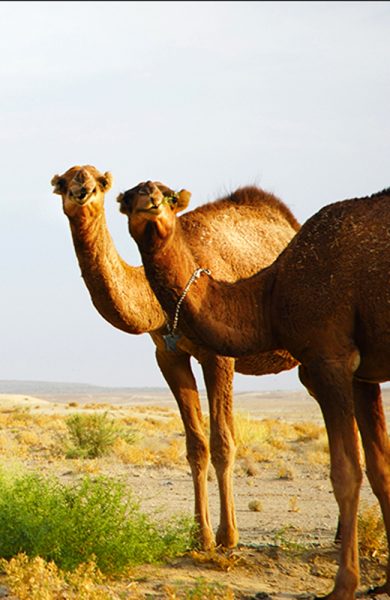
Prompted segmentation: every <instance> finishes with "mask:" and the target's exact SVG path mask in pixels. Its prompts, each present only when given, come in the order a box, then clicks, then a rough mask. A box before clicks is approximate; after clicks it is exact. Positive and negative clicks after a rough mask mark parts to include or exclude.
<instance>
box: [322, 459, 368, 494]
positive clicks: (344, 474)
mask: <svg viewBox="0 0 390 600" xmlns="http://www.w3.org/2000/svg"><path fill="white" fill-rule="evenodd" d="M330 479H331V482H332V485H333V489H334V492H335V496H336V498H337V500H338V502H342V501H343V500H347V499H350V498H355V497H356V496H358V495H359V491H360V487H361V485H362V481H363V470H362V468H361V466H360V465H359V464H354V463H352V462H349V463H347V464H344V465H343V466H342V467H341V468H340V467H339V468H332V470H331V474H330Z"/></svg>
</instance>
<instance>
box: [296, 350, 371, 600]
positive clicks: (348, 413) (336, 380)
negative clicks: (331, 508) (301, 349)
mask: <svg viewBox="0 0 390 600" xmlns="http://www.w3.org/2000/svg"><path fill="white" fill-rule="evenodd" d="M348 365H349V361H348V360H344V361H342V360H334V359H330V360H325V359H324V358H323V357H321V358H320V359H319V360H318V361H316V363H314V362H311V363H310V365H305V366H302V367H301V369H300V376H301V378H302V382H305V381H306V383H307V384H308V385H309V387H310V389H311V390H312V391H313V394H314V396H315V398H316V399H317V401H318V403H319V405H320V407H321V410H322V414H323V416H324V420H325V426H326V430H327V434H328V441H329V450H330V463H331V481H332V485H333V490H334V495H335V498H336V501H337V504H338V507H339V514H340V520H341V523H342V536H341V548H340V566H339V569H338V572H337V576H336V581H335V585H334V589H333V591H332V592H331V593H330V594H328V595H327V596H325V597H324V598H323V600H325V599H327V600H353V599H354V598H355V591H356V589H357V587H358V583H359V559H358V541H357V511H358V503H359V491H360V486H361V481H362V469H361V466H360V456H359V441H358V431H357V424H356V420H355V415H354V405H353V389H352V372H351V369H350V368H349V366H348ZM304 385H305V383H304Z"/></svg>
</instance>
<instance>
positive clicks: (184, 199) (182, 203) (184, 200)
mask: <svg viewBox="0 0 390 600" xmlns="http://www.w3.org/2000/svg"><path fill="white" fill-rule="evenodd" d="M176 198H177V203H176V209H177V210H176V212H180V211H181V210H184V209H185V208H187V206H188V205H189V203H190V198H191V192H189V191H188V190H180V192H178V193H177V194H176Z"/></svg>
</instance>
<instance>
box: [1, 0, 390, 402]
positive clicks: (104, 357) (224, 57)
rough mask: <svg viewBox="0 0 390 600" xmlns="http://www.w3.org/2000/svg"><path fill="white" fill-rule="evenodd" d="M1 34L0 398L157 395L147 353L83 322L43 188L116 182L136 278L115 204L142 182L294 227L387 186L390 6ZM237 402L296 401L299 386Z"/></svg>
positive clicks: (287, 379)
mask: <svg viewBox="0 0 390 600" xmlns="http://www.w3.org/2000/svg"><path fill="white" fill-rule="evenodd" d="M0 23H1V35H0V56H1V57H2V60H1V61H0V90H1V93H0V140H1V145H0V148H1V187H2V190H1V194H0V210H1V235H0V243H1V252H0V276H1V293H0V310H1V315H2V318H1V320H0V339H1V351H0V380H9V379H16V380H35V381H63V382H82V383H90V384H95V385H104V386H106V385H108V386H126V387H146V386H147V387H166V384H165V381H164V379H163V377H162V375H161V373H160V371H159V369H158V367H157V365H156V362H155V358H154V344H153V342H152V340H151V338H150V336H149V335H147V334H145V335H141V336H132V335H129V334H126V333H123V332H121V331H119V330H116V329H115V328H114V327H113V326H111V325H110V324H109V323H107V322H106V321H105V320H104V319H103V318H102V317H101V316H100V315H99V314H98V313H97V311H96V310H95V308H94V307H93V305H92V303H91V300H90V297H89V294H88V291H87V289H86V287H85V285H84V283H83V280H82V279H81V276H80V271H79V267H78V263H77V260H76V257H75V253H74V249H73V245H72V241H71V237H70V230H69V223H68V220H67V218H66V217H65V215H64V214H63V211H62V205H61V199H60V197H59V196H57V195H54V194H53V193H52V187H51V185H50V180H51V178H52V176H53V175H54V174H57V173H63V172H65V171H66V170H67V169H68V168H70V167H71V166H73V165H77V164H93V165H95V166H96V167H97V168H98V169H99V170H101V171H111V172H112V174H113V177H114V183H113V188H112V190H111V191H110V192H109V193H108V194H107V196H106V213H107V221H108V226H109V228H110V231H111V235H112V237H113V239H114V242H115V245H116V247H117V249H118V251H119V253H120V254H121V256H122V257H123V258H124V259H125V260H126V261H127V262H128V263H130V264H132V265H140V264H141V259H140V256H139V253H138V249H137V247H136V245H135V243H134V241H133V240H132V239H131V238H130V236H129V233H128V230H127V221H126V218H125V217H124V216H123V215H121V214H120V213H119V210H118V204H117V202H116V197H117V195H118V194H119V193H120V192H121V191H124V190H125V189H128V188H129V187H132V186H134V185H136V184H137V183H138V182H139V181H143V180H145V179H152V180H160V181H163V182H164V183H166V184H167V185H169V186H171V187H172V188H175V189H180V188H182V187H185V188H186V189H189V190H191V192H192V200H191V205H190V207H189V208H195V207H196V206H199V205H201V204H203V203H205V202H209V201H210V200H213V199H216V198H218V197H220V196H222V195H225V194H226V193H227V192H229V191H233V190H234V189H235V188H236V187H239V186H243V185H247V184H256V185H259V186H260V187H263V188H264V189H266V190H267V191H270V192H273V193H275V194H276V195H277V196H279V197H280V198H281V199H282V200H283V201H284V202H285V203H286V204H287V205H288V206H289V207H290V209H291V210H292V211H293V213H294V214H295V216H296V218H297V219H298V220H299V221H300V222H301V223H303V222H304V221H305V220H306V219H307V218H309V217H310V216H311V215H312V214H314V213H315V212H317V210H319V209H320V208H321V207H322V206H324V205H326V204H329V203H331V202H334V201H337V200H342V199H345V198H352V197H356V196H365V195H368V194H371V193H374V192H377V191H379V190H381V189H383V188H385V187H388V186H389V185H390V35H389V31H390V2H375V1H374V2H372V1H369V2H349V1H348V2H306V1H304V2H274V1H272V2H245V1H242V0H241V1H239V2H223V1H222V2H221V1H218V2H200V1H195V2H180V1H179V2H177V1H174V2H144V1H141V2H115V1H114V2H113V1H109V2H90V1H87V2H46V1H45V2H31V1H28V2H13V1H12V2H4V1H3V2H0ZM316 301H317V299H316V298H313V302H316ZM194 371H195V373H196V376H197V380H198V385H199V387H200V389H203V387H204V384H203V380H202V378H201V371H200V369H199V365H198V364H197V363H196V362H195V361H194ZM234 388H235V390H236V391H237V392H244V391H268V390H276V389H280V390H281V389H301V388H302V386H301V384H300V383H299V380H298V378H297V370H296V369H295V370H294V371H292V372H287V373H282V374H279V375H271V376H263V377H251V376H244V375H236V376H235V382H234ZM0 391H1V389H0Z"/></svg>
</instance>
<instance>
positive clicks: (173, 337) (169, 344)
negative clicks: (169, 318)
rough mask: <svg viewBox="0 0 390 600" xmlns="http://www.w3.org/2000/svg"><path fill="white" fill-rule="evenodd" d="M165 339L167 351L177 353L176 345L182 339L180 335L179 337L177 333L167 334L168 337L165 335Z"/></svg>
mask: <svg viewBox="0 0 390 600" xmlns="http://www.w3.org/2000/svg"><path fill="white" fill-rule="evenodd" d="M163 338H164V342H165V348H166V350H168V352H176V350H177V347H176V345H177V342H178V341H179V339H180V335H177V334H176V333H167V334H166V335H163Z"/></svg>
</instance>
